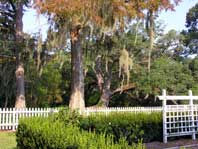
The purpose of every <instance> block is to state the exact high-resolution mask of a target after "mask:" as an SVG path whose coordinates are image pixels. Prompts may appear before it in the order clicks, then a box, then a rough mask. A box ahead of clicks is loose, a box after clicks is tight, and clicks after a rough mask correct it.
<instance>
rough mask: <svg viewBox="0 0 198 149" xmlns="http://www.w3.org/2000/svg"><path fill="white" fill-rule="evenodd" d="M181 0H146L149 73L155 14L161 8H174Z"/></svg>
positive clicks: (161, 9)
mask: <svg viewBox="0 0 198 149" xmlns="http://www.w3.org/2000/svg"><path fill="white" fill-rule="evenodd" d="M180 1H181V0H173V1H171V0H163V1H159V0H149V1H147V4H146V6H147V10H148V13H147V18H146V22H147V24H146V27H147V30H148V35H149V38H150V45H149V51H148V72H149V73H150V67H151V56H152V51H153V47H154V39H155V16H156V15H157V14H158V13H159V12H160V11H163V10H166V11H167V10H174V7H175V6H176V5H177V4H178V3H179V2H180Z"/></svg>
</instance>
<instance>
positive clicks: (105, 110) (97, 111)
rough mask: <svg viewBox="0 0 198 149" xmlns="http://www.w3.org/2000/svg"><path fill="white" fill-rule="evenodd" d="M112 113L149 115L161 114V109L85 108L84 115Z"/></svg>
mask: <svg viewBox="0 0 198 149" xmlns="http://www.w3.org/2000/svg"><path fill="white" fill-rule="evenodd" d="M112 112H133V113H151V112H162V107H107V108H100V107H98V108H96V107H92V108H86V110H85V114H86V115H87V116H88V115H90V114H106V115H107V114H109V113H112Z"/></svg>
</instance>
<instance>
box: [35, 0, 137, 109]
mask: <svg viewBox="0 0 198 149" xmlns="http://www.w3.org/2000/svg"><path fill="white" fill-rule="evenodd" d="M137 3H139V2H132V1H119V0H110V1H105V0H92V1H87V0H75V1H72V0H68V1H65V0H54V1H51V0H47V1H42V0H37V3H36V6H39V8H40V11H41V12H42V13H45V12H47V13H48V14H53V16H54V17H58V18H59V19H61V20H64V21H67V23H68V26H67V27H68V31H69V32H70V40H71V62H72V84H71V97H70V107H71V108H72V109H80V110H82V109H84V107H85V103H84V73H83V49H82V41H83V40H84V39H85V36H86V35H85V33H86V32H85V31H86V29H87V27H90V28H95V27H96V26H97V27H101V28H102V30H101V31H102V32H103V33H104V32H106V31H109V30H111V29H112V28H114V27H113V26H114V25H116V24H117V23H118V22H120V24H123V22H124V21H123V20H124V17H132V16H134V15H135V14H137V11H138V9H139V8H138V9H137V8H136V7H137ZM37 8H38V7H37Z"/></svg>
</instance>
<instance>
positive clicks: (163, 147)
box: [146, 139, 198, 149]
mask: <svg viewBox="0 0 198 149" xmlns="http://www.w3.org/2000/svg"><path fill="white" fill-rule="evenodd" d="M146 147H147V149H198V140H196V141H193V140H192V139H178V140H174V141H168V143H166V144H164V143H162V142H151V143H147V144H146Z"/></svg>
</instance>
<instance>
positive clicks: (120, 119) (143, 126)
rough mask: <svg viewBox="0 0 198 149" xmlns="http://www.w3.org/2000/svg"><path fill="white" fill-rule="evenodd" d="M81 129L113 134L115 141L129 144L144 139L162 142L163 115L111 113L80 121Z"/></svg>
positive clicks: (154, 113)
mask: <svg viewBox="0 0 198 149" xmlns="http://www.w3.org/2000/svg"><path fill="white" fill-rule="evenodd" d="M80 128H81V129H83V130H87V131H89V130H90V131H93V132H96V133H104V132H105V134H111V135H112V136H114V140H115V141H118V140H119V139H120V138H125V139H126V140H127V141H128V143H129V144H131V143H132V142H138V140H140V139H143V141H144V142H150V141H156V140H158V141H161V140H162V136H163V135H162V133H163V131H162V114H161V113H160V112H159V113H156V112H153V113H150V114H146V113H138V114H135V113H111V114H109V115H107V116H106V115H91V116H88V117H84V118H83V119H81V121H80Z"/></svg>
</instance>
